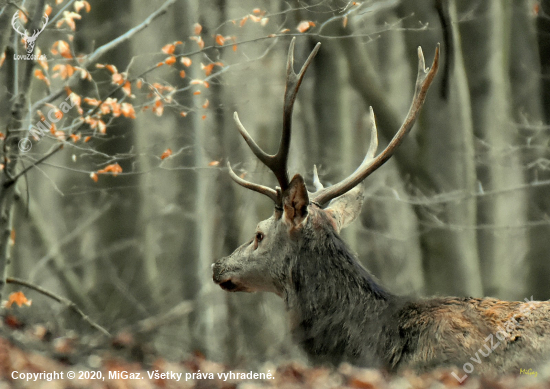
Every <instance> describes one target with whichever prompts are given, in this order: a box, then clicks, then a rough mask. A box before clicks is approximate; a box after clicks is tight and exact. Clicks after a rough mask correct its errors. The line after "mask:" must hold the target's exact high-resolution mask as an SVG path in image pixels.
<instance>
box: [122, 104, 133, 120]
mask: <svg viewBox="0 0 550 389" xmlns="http://www.w3.org/2000/svg"><path fill="white" fill-rule="evenodd" d="M120 111H121V112H122V115H124V117H126V118H130V119H135V118H136V111H135V109H134V106H133V105H132V104H130V103H122V106H121V109H120Z"/></svg>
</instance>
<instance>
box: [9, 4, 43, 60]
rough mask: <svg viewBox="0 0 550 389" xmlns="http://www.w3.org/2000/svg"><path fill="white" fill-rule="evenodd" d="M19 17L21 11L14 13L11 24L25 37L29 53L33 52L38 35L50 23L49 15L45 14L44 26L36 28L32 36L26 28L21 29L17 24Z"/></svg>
mask: <svg viewBox="0 0 550 389" xmlns="http://www.w3.org/2000/svg"><path fill="white" fill-rule="evenodd" d="M17 19H19V11H18V12H16V13H14V14H13V18H11V25H12V27H13V29H14V30H15V31H16V32H17V33H18V34H19V35H21V36H22V37H23V40H24V41H25V47H26V48H27V53H28V54H32V52H33V50H34V44H35V43H36V39H37V38H38V35H40V33H41V32H42V31H44V29H45V28H46V26H47V25H48V15H46V14H44V23H43V25H42V28H41V29H40V30H34V32H33V34H32V35H31V36H29V33H28V32H27V30H25V32H22V31H20V30H19V28H18V26H17V24H18V23H17Z"/></svg>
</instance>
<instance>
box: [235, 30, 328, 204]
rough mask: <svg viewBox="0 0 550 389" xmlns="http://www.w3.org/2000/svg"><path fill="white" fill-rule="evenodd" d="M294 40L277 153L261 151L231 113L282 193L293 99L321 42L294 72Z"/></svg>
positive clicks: (277, 200)
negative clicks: (275, 178)
mask: <svg viewBox="0 0 550 389" xmlns="http://www.w3.org/2000/svg"><path fill="white" fill-rule="evenodd" d="M295 42H296V38H292V41H291V42H290V48H289V50H288V60H287V72H286V76H287V78H286V87H285V99H284V107H283V132H282V135H281V143H280V144H279V150H278V151H277V154H274V155H270V154H267V153H266V152H265V151H263V150H262V148H261V147H260V146H258V144H257V143H256V142H255V141H254V139H252V137H251V136H250V134H249V133H248V131H246V129H245V128H244V126H243V124H242V123H241V121H240V120H239V115H238V114H237V112H235V113H234V114H233V119H234V120H235V123H236V124H237V128H238V129H239V132H240V134H241V136H242V137H243V138H244V140H245V142H246V143H247V144H248V147H250V149H251V150H252V152H253V153H254V155H256V157H258V159H259V160H260V161H262V163H263V164H264V165H266V166H267V167H269V169H271V171H272V172H273V173H274V174H275V177H277V181H278V182H279V186H280V190H279V191H278V192H277V191H275V193H283V192H284V191H285V190H286V189H287V188H288V184H289V178H288V172H287V162H288V152H289V149H290V135H291V131H290V130H291V122H292V108H293V106H294V101H295V100H296V94H297V93H298V89H299V88H300V85H301V83H302V79H303V78H304V74H305V72H306V70H307V68H308V66H309V65H310V64H311V61H312V60H313V57H315V55H316V54H317V52H318V51H319V47H320V46H321V43H317V45H315V48H314V49H313V50H312V51H311V53H310V54H309V57H308V58H307V60H306V62H305V63H304V64H303V65H302V68H301V69H300V72H299V73H298V74H296V73H295V72H294V68H293V65H294V44H295ZM242 181H244V180H242ZM237 182H238V183H239V184H240V185H243V184H242V183H241V182H239V181H237ZM247 185H255V184H251V183H247ZM243 186H245V185H243ZM245 187H249V186H245ZM258 187H261V188H262V189H261V191H260V190H258ZM250 189H252V190H256V191H257V192H260V193H263V192H265V189H269V188H266V187H264V186H261V185H258V186H256V187H255V188H252V187H250ZM269 190H270V192H269V193H270V194H269V195H268V196H270V197H272V194H273V189H269ZM264 194H266V193H264ZM279 197H280V196H279ZM274 201H275V204H276V205H281V201H282V199H281V198H277V199H276V200H274Z"/></svg>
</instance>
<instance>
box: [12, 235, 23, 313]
mask: <svg viewBox="0 0 550 389" xmlns="http://www.w3.org/2000/svg"><path fill="white" fill-rule="evenodd" d="M10 245H11V246H14V245H15V230H11V232H10ZM20 306H21V305H20Z"/></svg>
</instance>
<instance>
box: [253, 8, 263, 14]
mask: <svg viewBox="0 0 550 389" xmlns="http://www.w3.org/2000/svg"><path fill="white" fill-rule="evenodd" d="M252 13H254V14H256V15H258V14H260V13H262V10H261V9H259V8H254V9H253V10H252Z"/></svg>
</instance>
